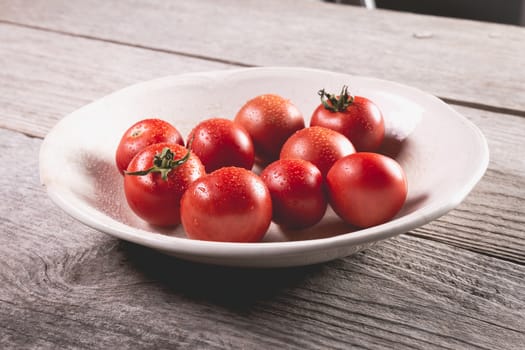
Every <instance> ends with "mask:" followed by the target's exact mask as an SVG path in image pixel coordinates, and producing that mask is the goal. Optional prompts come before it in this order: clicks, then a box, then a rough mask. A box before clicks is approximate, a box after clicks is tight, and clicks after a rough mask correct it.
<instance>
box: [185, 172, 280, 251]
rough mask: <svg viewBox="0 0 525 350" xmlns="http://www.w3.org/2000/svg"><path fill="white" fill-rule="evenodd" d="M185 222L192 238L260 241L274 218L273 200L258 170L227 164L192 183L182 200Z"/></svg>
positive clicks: (188, 233)
mask: <svg viewBox="0 0 525 350" xmlns="http://www.w3.org/2000/svg"><path fill="white" fill-rule="evenodd" d="M181 218H182V225H183V227H184V229H185V230H186V233H187V235H188V237H189V238H192V239H200V240H208V241H222V242H258V241H260V240H261V239H262V237H263V236H264V234H265V233H266V230H267V229H268V226H269V225H270V222H271V220H272V201H271V197H270V192H269V191H268V188H266V186H265V184H264V182H263V181H262V180H261V179H260V178H259V176H257V175H256V174H255V173H253V172H251V171H249V170H246V169H244V168H238V167H225V168H220V169H219V170H216V171H214V172H213V173H211V174H208V175H206V176H204V177H202V178H200V179H198V180H197V181H195V182H194V183H193V184H191V185H190V187H189V188H188V190H187V191H186V193H184V195H183V196H182V200H181Z"/></svg>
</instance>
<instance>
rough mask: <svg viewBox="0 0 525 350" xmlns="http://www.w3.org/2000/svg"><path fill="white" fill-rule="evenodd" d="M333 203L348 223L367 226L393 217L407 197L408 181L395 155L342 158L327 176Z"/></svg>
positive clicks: (360, 153)
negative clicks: (394, 157) (393, 157)
mask: <svg viewBox="0 0 525 350" xmlns="http://www.w3.org/2000/svg"><path fill="white" fill-rule="evenodd" d="M326 182H327V189H328V196H329V202H330V205H331V206H332V208H333V209H334V211H335V212H336V213H337V215H339V216H340V217H341V218H342V219H343V220H345V221H346V222H348V223H350V224H352V225H355V226H357V227H361V228H365V227H371V226H375V225H379V224H382V223H385V222H387V221H388V220H390V219H392V218H393V217H394V216H395V215H396V214H397V213H398V212H399V210H400V209H401V207H402V206H403V204H404V203H405V200H406V197H407V191H408V187H407V180H406V176H405V173H404V171H403V169H402V168H401V166H400V165H399V164H398V163H397V162H396V161H395V160H394V159H392V158H389V157H387V156H384V155H381V154H378V153H367V152H358V153H354V154H351V155H349V156H346V157H344V158H341V159H340V160H338V161H337V162H336V163H335V164H334V165H333V167H332V168H331V169H330V171H329V172H328V175H327V177H326Z"/></svg>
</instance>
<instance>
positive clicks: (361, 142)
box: [310, 90, 385, 152]
mask: <svg viewBox="0 0 525 350" xmlns="http://www.w3.org/2000/svg"><path fill="white" fill-rule="evenodd" d="M343 91H344V96H343V98H344V99H345V100H346V101H347V104H345V105H344V106H345V107H343V106H340V107H339V108H335V109H336V110H335V111H334V110H329V109H328V108H327V107H326V106H325V105H324V103H321V104H320V105H319V106H318V107H317V108H316V109H315V110H314V112H313V113H312V118H311V120H310V126H322V127H325V128H329V129H332V130H335V131H337V132H339V133H341V134H343V135H344V136H346V137H347V138H348V139H349V140H350V142H352V144H353V145H354V147H355V149H356V150H357V151H358V152H374V151H377V150H378V149H379V147H380V146H381V144H382V143H383V139H384V137H385V122H384V119H383V115H382V113H381V110H380V109H379V107H378V106H377V105H376V104H375V103H374V102H373V101H371V100H370V99H368V98H366V97H363V96H349V95H348V94H347V91H346V90H343ZM341 96H342V95H340V96H339V97H338V98H337V100H338V99H341ZM331 98H333V99H334V98H336V97H335V96H331ZM335 102H336V101H335V100H334V103H331V102H330V101H326V103H327V104H328V107H329V108H333V107H334V104H335V105H337V103H335Z"/></svg>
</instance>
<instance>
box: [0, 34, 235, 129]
mask: <svg viewBox="0 0 525 350" xmlns="http://www.w3.org/2000/svg"><path fill="white" fill-rule="evenodd" d="M0 38H1V39H0V41H1V45H0V67H2V69H0V81H1V82H2V83H1V84H0V127H3V128H8V129H12V130H17V131H20V132H23V133H26V134H28V135H33V136H39V137H43V136H44V135H45V134H46V133H47V132H48V131H49V130H50V128H51V127H52V126H53V125H55V124H56V122H57V121H58V120H60V119H61V118H62V117H63V116H65V115H66V114H69V113H71V112H73V111H74V110H76V109H77V108H79V107H81V106H83V105H84V104H87V103H89V102H91V101H93V100H95V99H97V98H99V97H102V96H104V95H106V94H109V93H110V92H113V91H114V90H117V89H120V88H123V87H125V86H128V85H130V84H133V83H137V82H140V81H143V80H149V79H154V78H159V77H163V76H166V75H171V74H180V73H185V72H192V71H202V70H213V69H227V68H231V67H232V66H231V65H228V64H223V63H217V62H211V61H206V60H201V59H195V58H188V57H184V56H177V55H172V54H167V53H163V52H156V51H151V50H146V49H141V48H135V47H130V46H126V45H115V44H110V43H106V42H101V41H93V40H88V39H83V38H75V37H71V36H67V35H61V34H55V33H46V32H42V31H39V30H35V29H28V28H22V27H17V26H12V25H6V24H0Z"/></svg>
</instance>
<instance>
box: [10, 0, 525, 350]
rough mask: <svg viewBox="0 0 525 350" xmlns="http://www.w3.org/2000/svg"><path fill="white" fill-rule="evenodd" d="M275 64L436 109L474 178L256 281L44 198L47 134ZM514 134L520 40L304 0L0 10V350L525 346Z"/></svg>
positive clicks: (521, 192)
mask: <svg viewBox="0 0 525 350" xmlns="http://www.w3.org/2000/svg"><path fill="white" fill-rule="evenodd" d="M276 65H277V66H306V67H314V68H322V69H328V70H334V71H338V72H344V73H349V74H358V75H365V76H372V77H377V78H382V79H388V80H394V81H397V82H400V83H404V84H408V85H412V86H415V87H418V88H420V89H422V90H424V91H427V92H429V93H431V94H434V95H437V96H438V97H440V98H442V99H443V100H444V101H446V102H447V103H449V104H451V105H452V107H453V108H454V109H456V110H457V111H458V112H460V113H461V114H463V115H464V116H466V117H467V118H468V119H469V120H471V121H472V122H473V123H475V124H476V125H477V126H478V127H479V128H480V129H481V130H482V132H483V133H484V135H485V136H486V138H487V140H488V144H489V148H490V153H491V159H490V164H489V168H488V170H487V172H486V174H485V176H484V177H483V179H482V180H481V182H480V183H479V184H478V185H477V186H476V187H475V189H474V190H473V192H472V193H471V194H470V195H469V196H468V197H467V199H466V200H465V201H464V202H463V203H462V204H461V205H459V206H458V207H457V208H456V209H454V210H452V211H450V212H449V213H448V214H446V215H444V216H443V217H441V218H440V219H438V220H435V221H433V222H431V223H429V224H427V225H425V226H423V227H420V228H418V229H416V230H413V231H410V232H407V233H406V234H402V235H399V236H397V237H395V238H392V239H388V240H385V241H382V242H380V243H379V244H377V245H376V246H374V247H372V248H369V249H367V250H365V251H363V252H361V253H359V254H356V255H354V256H350V257H347V258H344V259H339V260H336V261H332V262H329V263H325V264H320V265H315V266H306V267H300V268H289V269H262V270H249V269H237V268H226V267H217V266H205V265H199V264H194V263H189V262H185V261H181V260H178V259H175V258H171V257H167V256H164V255H162V254H159V253H157V252H155V251H152V250H149V249H146V248H143V247H141V246H137V245H134V244H131V243H127V242H124V241H120V240H117V239H115V238H112V237H111V236H108V235H106V234H104V233H101V232H97V231H95V230H93V229H90V228H88V227H86V226H84V225H83V224H81V223H79V222H77V221H75V220H74V219H72V218H70V217H69V216H68V215H67V214H65V213H64V212H63V211H61V210H60V209H59V208H58V207H56V206H55V205H54V204H53V203H52V202H51V200H50V199H49V198H48V196H47V194H46V190H45V188H44V187H43V186H41V185H40V183H39V177H38V152H39V148H40V145H41V144H42V139H43V137H44V136H45V135H46V134H47V132H48V131H49V130H50V129H51V128H52V127H53V126H54V125H55V124H56V123H57V122H58V121H59V120H60V119H61V118H62V117H63V116H65V115H66V114H68V113H70V112H72V111H74V110H75V109H77V108H79V107H81V106H82V105H84V104H86V103H88V102H91V101H93V100H95V99H97V98H99V97H101V96H104V95H106V94H108V93H110V92H112V91H114V90H116V89H119V88H122V87H125V86H127V85H129V84H132V83H135V82H139V81H143V80H148V79H152V78H157V77H161V76H166V75H171V74H178V73H184V72H194V71H206V70H216V69H231V68H236V67H251V66H276ZM524 134H525V28H523V27H517V26H506V25H498V24H489V23H481V22H474V21H465V20H458V19H447V18H438V17H431V16H421V15H414V14H408V13H397V12H391V11H384V10H375V11H369V10H365V9H363V8H358V7H353V6H344V5H335V4H327V3H323V2H320V1H304V0H303V1H301V0H297V1H294V0H281V1H276V0H275V1H274V0H272V1H264V2H263V1H255V0H245V1H235V0H221V1H212V0H201V1H175V0H173V1H161V0H149V1H147V0H127V1H118V2H116V1H115V2H113V1H101V0H84V1H66V0H34V1H27V0H26V1H23V0H3V1H1V2H0V147H1V152H0V164H2V168H3V175H2V176H1V177H0V190H1V194H2V197H3V200H2V201H0V232H1V234H0V347H1V348H2V349H10V348H11V349H22V348H51V349H56V348H96V349H112V348H117V349H118V348H132V349H135V348H199V349H200V348H226V349H230V348H237V349H273V348H274V349H281V348H287V349H348V348H354V347H355V348H367V349H405V348H409V349H434V348H435V349H445V348H446V349H463V348H480V349H518V348H523V347H524V346H525V267H524V264H525V232H524V231H525V230H524V228H525V157H524V155H525V154H524V149H525V141H524V140H525V138H524ZM443 139H444V142H446V135H443ZM457 151H458V152H461V150H457ZM443 166H446V164H444V165H443Z"/></svg>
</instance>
